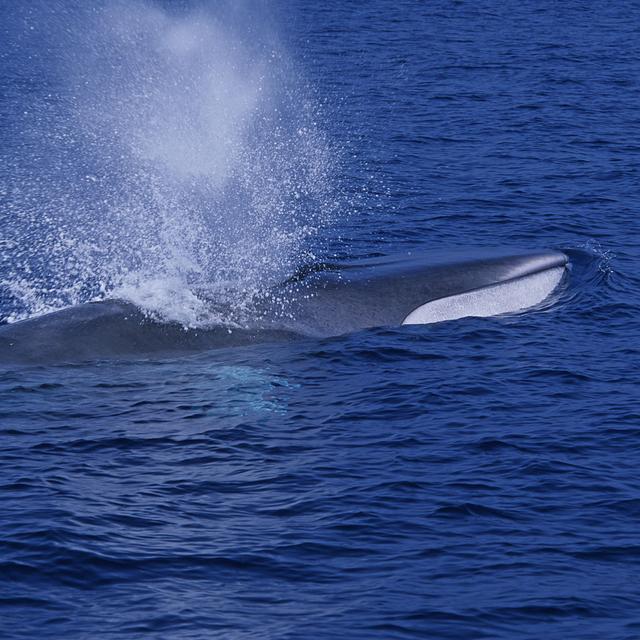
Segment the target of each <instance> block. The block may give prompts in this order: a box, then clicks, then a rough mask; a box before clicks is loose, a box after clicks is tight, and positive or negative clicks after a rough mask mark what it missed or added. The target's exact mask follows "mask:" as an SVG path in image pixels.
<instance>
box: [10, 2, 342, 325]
mask: <svg viewBox="0 0 640 640" xmlns="http://www.w3.org/2000/svg"><path fill="white" fill-rule="evenodd" d="M233 7H235V8H233ZM237 7H238V5H223V4H215V5H210V4H202V3H199V4H196V5H192V6H186V7H185V6H182V5H180V8H178V9H175V8H174V9H167V8H163V7H162V6H161V5H160V4H156V3H151V2H142V1H138V2H130V1H127V2H120V1H117V0H115V1H113V2H103V3H101V4H99V5H97V6H94V7H90V8H79V7H78V6H75V5H71V4H70V5H66V4H61V3H49V4H43V5H41V6H39V8H38V6H36V7H35V8H31V9H29V10H28V11H26V13H24V15H22V19H21V20H19V21H17V22H18V23H19V28H18V27H16V29H18V30H20V29H21V30H22V31H24V34H27V36H25V35H24V34H22V35H21V37H20V38H17V39H16V42H17V44H16V45H15V47H14V51H13V54H12V55H13V57H14V60H17V59H20V58H21V57H22V59H24V58H25V55H24V53H25V51H28V52H29V54H28V56H26V57H28V58H29V59H30V60H31V63H30V65H29V67H28V68H29V69H30V71H28V72H27V71H25V69H18V70H17V71H16V72H15V75H19V74H22V75H23V76H24V77H26V80H25V81H29V82H31V84H32V91H31V93H30V94H29V95H28V96H27V95H26V94H21V95H19V96H17V97H16V99H15V103H14V104H9V110H10V111H11V112H12V113H14V114H16V113H18V112H19V109H24V112H23V113H22V112H20V113H21V116H20V117H19V118H18V117H14V118H13V121H12V122H11V126H12V129H11V131H10V136H9V137H10V138H11V143H10V144H8V145H7V147H6V149H5V151H4V152H3V155H2V161H3V163H4V165H5V168H6V169H7V171H5V172H3V174H4V175H6V176H9V183H7V184H5V185H3V186H2V191H1V192H0V197H2V210H1V214H0V215H2V226H3V229H5V230H6V232H5V233H4V236H5V237H4V238H3V240H2V244H1V245H0V260H1V265H0V288H1V290H2V294H3V297H4V298H6V299H7V300H5V301H3V307H6V308H7V309H8V310H9V311H8V313H7V314H5V316H6V317H5V319H6V320H9V321H13V320H18V319H22V318H25V317H31V316H33V315H38V314H41V313H44V312H47V311H51V310H54V309H59V308H62V307H64V306H68V305H73V304H78V303H82V302H86V301H89V300H100V299H104V298H109V297H119V298H124V299H126V300H129V301H131V302H134V303H135V304H137V305H138V306H139V307H140V308H141V309H143V310H144V311H146V312H147V313H149V314H150V315H152V316H154V317H156V318H158V319H161V320H167V321H177V322H180V323H182V324H183V325H185V326H187V327H197V326H203V325H208V324H212V323H215V324H218V323H225V324H232V325H233V324H242V323H243V322H246V320H247V318H249V317H251V314H252V313H253V308H254V303H255V301H256V300H258V299H261V298H264V297H265V296H268V295H269V292H270V291H271V289H272V287H273V286H274V285H275V284H277V283H278V282H281V281H283V280H284V279H286V278H287V277H289V276H290V275H291V274H292V273H293V272H295V270H296V269H297V268H299V267H300V265H301V264H303V263H306V262H309V261H310V260H313V259H314V253H313V252H314V250H317V247H318V246H321V240H322V230H323V229H325V228H326V227H327V226H328V225H330V224H331V223H332V222H333V221H334V220H335V218H336V216H337V213H338V211H339V210H340V209H341V207H342V203H341V198H340V196H339V194H338V190H337V189H336V187H335V179H334V175H335V173H336V152H335V150H334V149H332V148H331V145H330V144H329V141H328V140H327V138H326V136H325V135H324V134H323V131H322V128H321V126H320V125H319V122H320V120H321V114H320V109H319V107H318V101H317V100H315V99H314V96H313V91H312V90H311V89H310V88H309V87H307V86H305V84H304V82H303V80H302V79H301V74H300V73H299V71H298V70H297V69H296V68H295V65H294V64H293V62H292V61H291V59H290V58H289V57H288V56H287V53H286V51H285V49H284V47H283V46H282V44H281V43H280V42H279V40H278V38H277V35H276V33H275V31H274V30H273V29H271V28H268V27H265V26H264V25H265V24H268V22H269V21H268V20H266V19H265V15H263V13H262V12H261V11H260V10H257V8H256V7H255V6H254V7H253V8H252V11H251V13H249V12H243V11H242V10H239V9H238V8H237ZM33 32H35V34H36V35H35V36H34V37H33V38H32V39H31V40H29V38H28V35H29V34H30V33H33ZM34 63H35V64H34ZM34 68H35V69H36V71H33V69H34ZM29 74H30V75H29Z"/></svg>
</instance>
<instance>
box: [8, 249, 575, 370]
mask: <svg viewBox="0 0 640 640" xmlns="http://www.w3.org/2000/svg"><path fill="white" fill-rule="evenodd" d="M567 261H568V259H567V256H566V255H565V254H564V253H562V252H560V251H532V252H524V253H515V254H510V253H507V252H504V251H491V252H487V251H485V252H476V253H474V254H473V255H470V254H469V253H468V252H467V253H465V254H464V255H462V256H461V255H459V254H458V255H452V254H451V253H449V254H447V255H446V256H441V257H435V256H433V255H429V256H428V257H425V256H424V255H417V256H409V255H407V256H403V257H402V258H394V259H389V258H384V259H373V260H363V261H360V262H355V263H351V264H348V265H341V266H340V268H336V269H335V270H331V269H329V270H325V271H321V272H317V273H313V274H311V275H310V276H307V277H306V278H303V279H300V280H297V281H292V282H289V283H287V284H284V285H283V286H282V287H281V288H280V289H279V290H278V291H277V294H278V295H277V298H279V299H284V300H288V301H289V302H288V303H287V304H286V306H285V307H284V308H282V309H280V308H276V307H275V306H274V305H273V303H272V302H271V300H273V299H275V298H276V296H270V297H267V298H265V299H264V300H263V301H262V302H259V303H258V305H257V311H258V312H257V313H256V316H257V317H260V318H265V320H261V321H260V322H259V323H258V322H256V323H254V324H253V325H252V326H247V327H245V328H242V329H239V328H229V327H223V326H218V327H212V328H207V329H198V330H186V329H184V328H183V327H182V326H180V325H177V324H163V323H159V322H155V321H153V320H152V319H150V318H148V317H147V316H145V315H144V314H143V313H142V312H141V311H140V310H138V309H137V308H136V307H135V306H134V305H132V304H130V303H127V302H124V301H122V300H106V301H103V302H94V303H87V304H82V305H78V306H75V307H70V308H67V309H63V310H61V311H56V312H53V313H50V314H47V315H44V316H40V317H37V318H33V319H29V320H23V321H21V322H16V323H13V324H5V325H2V326H0V362H10V363H51V362H79V361H85V360H96V359H104V358H114V357H121V356H125V355H130V356H131V355H137V356H151V355H154V354H163V353H176V352H178V353H189V352H197V351H203V350H207V349H213V348H220V347H235V346H241V345H248V344H255V343H259V342H269V341H285V340H292V339H296V338H301V337H304V336H307V337H310V336H311V337H328V336H336V335H341V334H345V333H349V332H353V331H357V330H360V329H365V328H368V327H376V326H393V325H400V324H401V323H402V321H403V320H404V319H405V318H406V317H407V315H408V314H409V313H410V312H411V311H413V310H414V309H415V308H417V307H419V306H420V305H423V304H425V303H426V302H430V301H432V300H437V299H439V298H443V297H447V296H452V295H457V294H460V293H465V292H468V291H475V290H478V289H482V288H485V287H490V286H493V285H496V284H499V283H503V282H508V281H512V280H516V279H518V278H523V277H526V276H529V275H532V274H535V273H539V272H541V271H545V270H548V269H554V268H557V267H563V266H565V265H566V264H567Z"/></svg>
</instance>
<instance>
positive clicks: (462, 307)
mask: <svg viewBox="0 0 640 640" xmlns="http://www.w3.org/2000/svg"><path fill="white" fill-rule="evenodd" d="M564 272H565V268H564V267H556V268H554V269H547V270H546V271H540V272H538V273H534V274H532V275H529V276H525V277H523V278H517V279H515V280H510V281H507V282H503V283H500V284H497V285H493V286H490V287H485V288H483V289H476V290H474V291H468V292H466V293H460V294H458V295H454V296H448V297H446V298H440V299H438V300H432V301H431V302H427V303H426V304H423V305H422V306H421V307H418V308H417V309H415V310H414V311H412V312H411V313H410V314H409V315H408V316H407V317H406V318H405V319H404V321H403V322H402V324H431V323H433V322H444V321H445V320H456V319H458V318H466V317H471V316H472V317H478V318H485V317H488V316H497V315H500V314H502V313H513V312H516V311H522V310H524V309H528V308H530V307H534V306H535V305H537V304H540V303H541V302H543V301H544V300H545V299H546V298H548V297H549V295H551V293H552V292H553V291H554V289H555V288H556V287H557V286H558V284H559V283H560V281H561V280H562V276H563V274H564Z"/></svg>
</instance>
